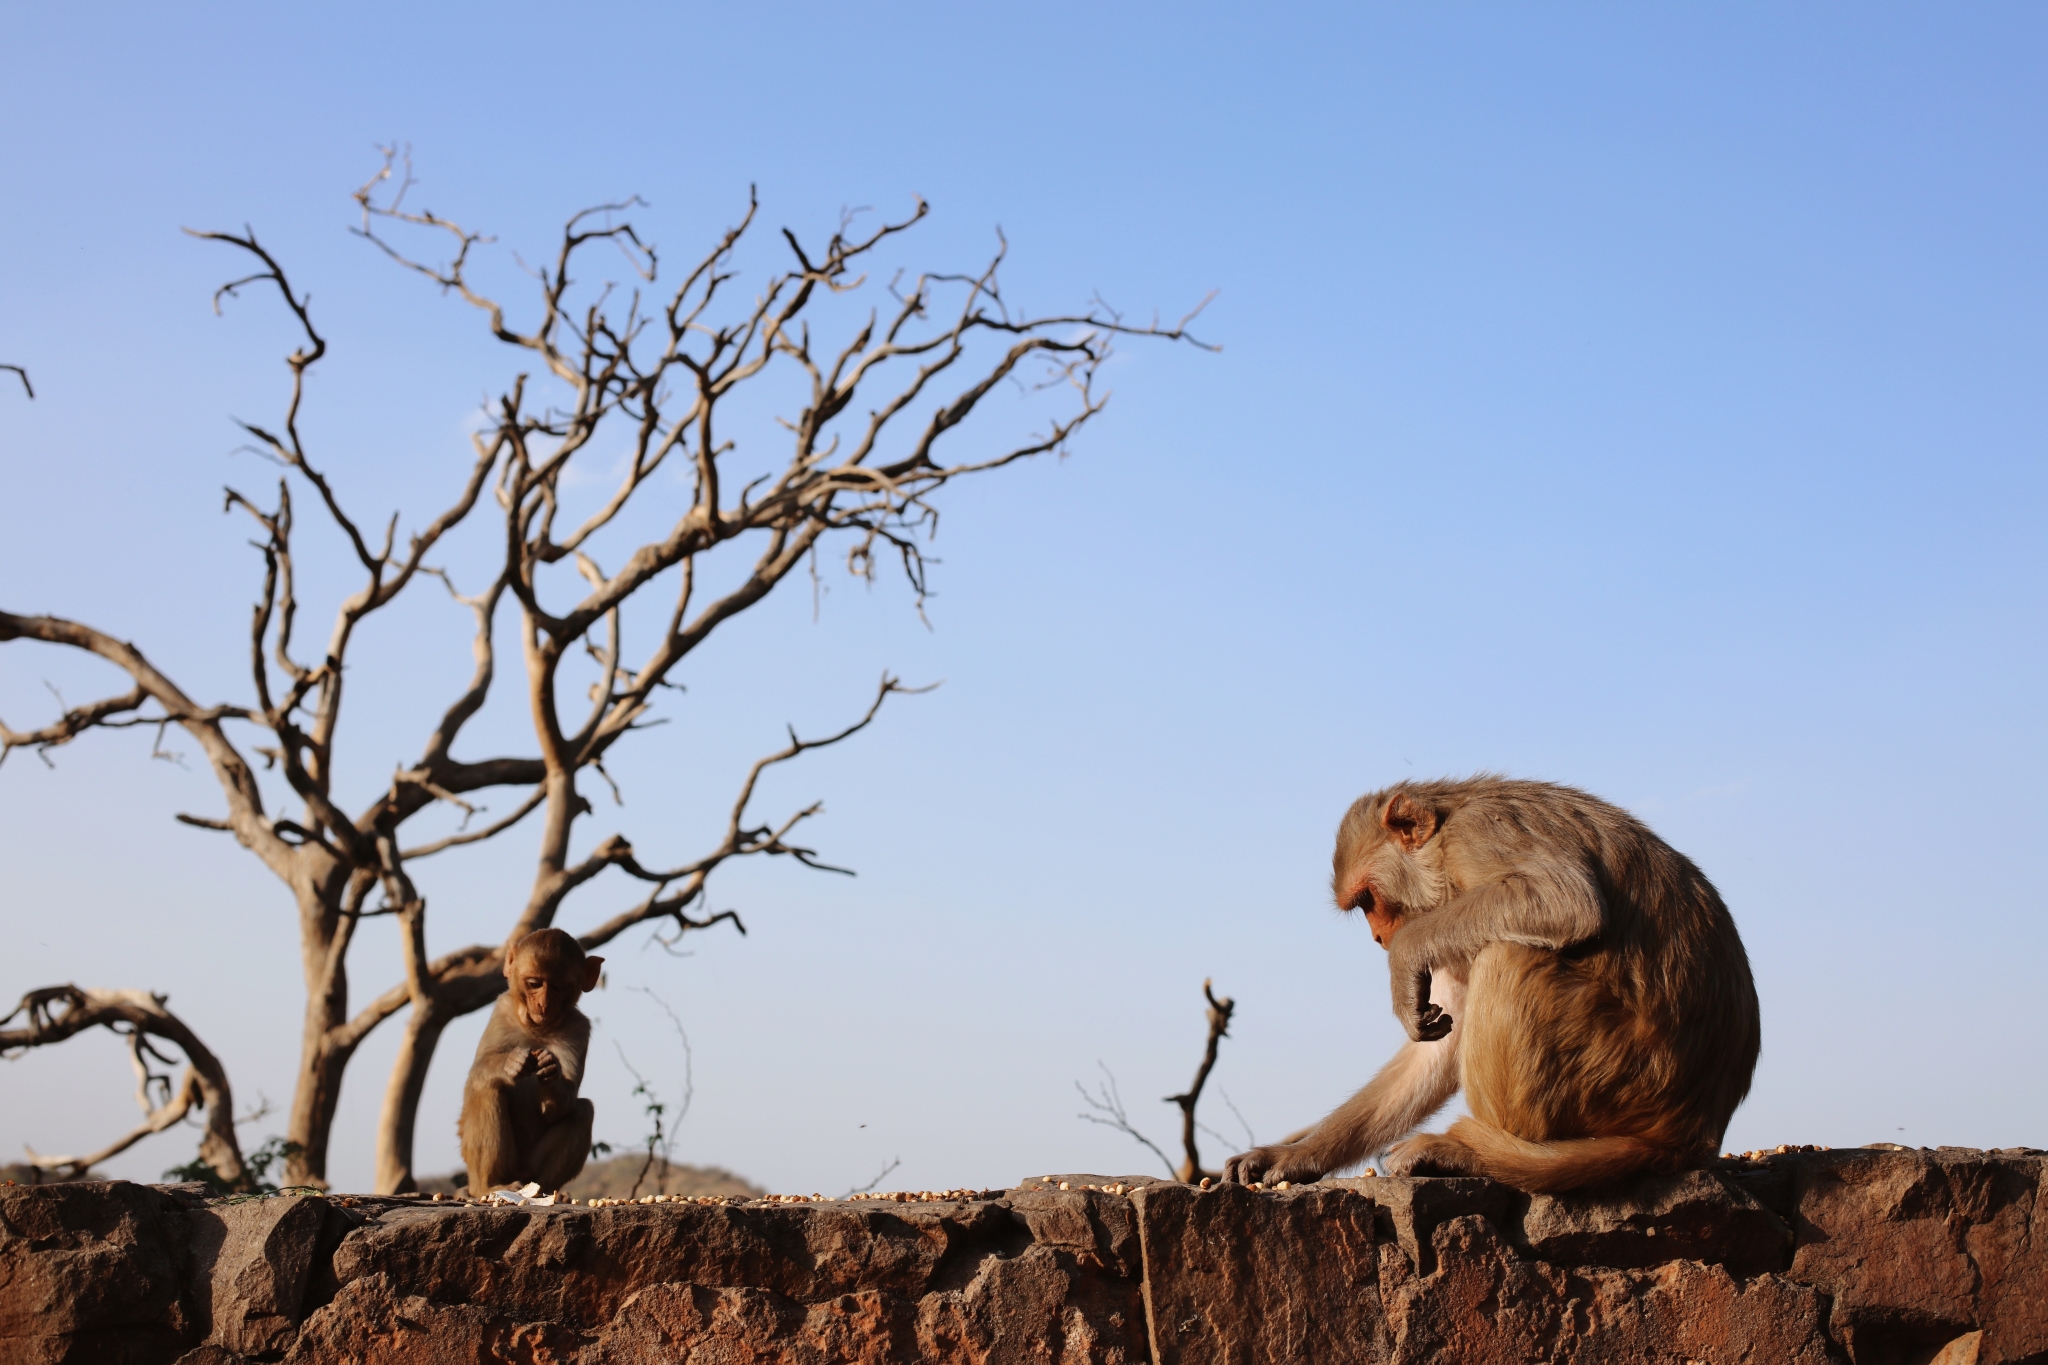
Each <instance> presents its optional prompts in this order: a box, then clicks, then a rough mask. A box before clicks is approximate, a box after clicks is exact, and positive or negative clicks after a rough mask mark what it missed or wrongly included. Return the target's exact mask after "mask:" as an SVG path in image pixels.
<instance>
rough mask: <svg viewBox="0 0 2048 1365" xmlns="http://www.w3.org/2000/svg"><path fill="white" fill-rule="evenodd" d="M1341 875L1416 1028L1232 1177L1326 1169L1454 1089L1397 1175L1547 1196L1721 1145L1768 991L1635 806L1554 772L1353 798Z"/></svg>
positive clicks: (1705, 887)
mask: <svg viewBox="0 0 2048 1365" xmlns="http://www.w3.org/2000/svg"><path fill="white" fill-rule="evenodd" d="M1334 869H1335V880H1334V883H1333V890H1334V891H1335V893H1336V897H1337V904H1338V906H1339V908H1341V909H1343V910H1346V911H1349V910H1360V911H1363V912H1364V913H1365V917H1366V920H1367V921H1368V923H1370V925H1371V926H1372V935H1373V939H1374V941H1375V942H1378V943H1380V944H1382V945H1384V946H1385V948H1386V949H1387V958H1388V968H1389V970H1390V972H1391V974H1392V977H1393V992H1394V1014H1395V1017H1396V1018H1398V1019H1400V1021H1401V1023H1402V1025H1403V1026H1404V1027H1405V1028H1406V1029H1407V1031H1408V1037H1409V1039H1410V1041H1409V1042H1408V1044H1407V1045H1406V1046H1404V1047H1403V1048H1402V1049H1401V1050H1400V1052H1398V1053H1396V1054H1395V1056H1394V1059H1393V1060H1392V1061H1391V1062H1389V1063H1387V1065H1386V1066H1385V1067H1384V1068H1383V1069H1382V1070H1381V1071H1380V1073H1379V1074H1378V1075H1377V1076H1375V1077H1374V1078H1373V1079H1372V1081H1371V1082H1370V1083H1369V1084H1367V1085H1366V1087H1365V1088H1364V1089H1362V1090H1360V1091H1359V1092H1358V1093H1357V1094H1356V1095H1353V1096H1352V1097H1351V1098H1350V1099H1349V1100H1346V1101H1345V1102H1344V1103H1343V1104H1342V1105H1340V1106H1338V1108H1337V1109H1336V1110H1335V1111H1334V1112H1333V1113H1331V1114H1330V1116H1329V1117H1328V1118H1325V1119H1324V1120H1323V1121H1322V1122H1321V1123H1319V1124H1317V1125H1316V1126H1315V1127H1313V1128H1310V1129H1308V1130H1306V1131H1305V1132H1303V1133H1301V1134H1298V1135H1297V1136H1296V1137H1295V1138H1293V1139H1291V1140H1288V1141H1285V1142H1281V1143H1277V1144H1275V1145H1273V1146H1269V1147H1259V1148H1255V1149H1254V1150H1252V1151H1249V1152H1245V1153H1243V1154H1241V1155H1238V1156H1234V1157H1232V1158H1231V1159H1230V1160H1229V1162H1227V1163H1226V1164H1225V1166H1224V1179H1226V1180H1235V1181H1243V1182H1247V1183H1249V1182H1252V1181H1276V1180H1314V1179H1316V1178H1318V1177H1319V1176H1321V1175H1323V1174H1324V1173H1325V1172H1328V1171H1333V1170H1337V1169H1339V1168H1341V1167H1344V1166H1348V1165H1351V1164H1353V1163H1355V1162H1358V1161H1360V1160H1363V1159H1364V1158H1365V1157H1366V1156H1368V1155H1370V1154H1371V1153H1373V1152H1375V1151H1379V1150H1381V1149H1382V1148H1384V1147H1386V1146H1387V1144H1388V1143H1391V1142H1394V1141H1395V1139H1397V1138H1400V1137H1402V1136H1403V1135H1404V1134H1406V1133H1408V1132H1410V1131H1411V1130H1413V1129H1414V1128H1415V1127H1416V1125H1418V1124H1420V1123H1421V1122H1422V1121H1423V1120H1424V1119H1426V1118H1428V1117H1429V1116H1430V1115H1431V1114H1433V1113H1435V1112H1436V1111H1437V1110H1438V1109H1439V1108H1441V1107H1442V1106H1443V1105H1444V1103H1445V1102H1446V1101H1448V1100H1449V1099H1450V1098H1451V1096H1452V1095H1453V1094H1455V1093H1457V1091H1458V1089H1459V1088H1460V1087H1461V1086H1462V1087H1463V1089H1464V1091H1465V1100H1466V1103H1467V1104H1468V1105H1469V1106H1470V1108H1471V1111H1472V1115H1471V1117H1470V1118H1463V1119H1459V1120H1458V1121H1457V1122H1456V1123H1454V1124H1452V1125H1451V1129H1450V1131H1449V1132H1447V1133H1443V1134H1422V1135H1420V1136H1417V1137H1412V1138H1409V1139H1408V1140H1407V1141H1405V1142H1401V1143H1399V1145H1397V1146H1395V1147H1393V1149H1392V1150H1391V1151H1390V1152H1389V1154H1388V1160H1387V1166H1388V1170H1389V1173H1390V1174H1396V1175H1486V1176H1492V1177H1493V1178H1494V1179H1496V1180H1501V1181H1505V1182H1506V1183H1508V1184H1510V1185H1514V1186H1516V1187H1518V1188H1520V1189H1524V1190H1530V1191H1539V1192H1547V1191H1554V1190H1569V1189H1575V1188H1578V1187H1580V1186H1584V1185H1595V1184H1600V1183H1602V1182H1605V1181H1609V1180H1615V1179H1618V1178H1620V1177H1622V1176H1625V1175H1628V1174H1629V1173H1631V1172H1633V1171H1637V1170H1643V1169H1649V1170H1658V1171H1674V1170H1680V1169H1683V1168H1685V1167H1688V1166H1693V1165H1698V1164H1700V1163H1701V1162H1702V1161H1706V1160H1711V1159H1712V1158H1713V1155H1714V1153H1715V1152H1716V1151H1718V1150H1719V1147H1720V1142H1721V1136H1722V1134H1723V1132H1725V1131H1726V1129H1727V1126H1728V1118H1729V1116H1730V1115H1731V1114H1733V1113H1734V1112H1735V1107H1736V1106H1737V1105H1738V1104H1740V1103H1741V1102H1742V1097H1743V1096H1744V1095H1745V1094H1747V1093H1748V1091H1749V1081H1750V1073H1751V1072H1752V1071H1753V1070H1754V1069H1755V1067H1756V1057H1757V1048H1758V1043H1759V1027H1758V1021H1757V1002H1756V987H1755V985H1754V983H1753V982H1752V981H1751V979H1750V974H1749V959H1748V957H1747V956H1746V955H1745V954H1744V952H1743V950H1742V940H1741V939H1740V938H1738V937H1737V936H1736V933H1735V922H1734V920H1733V919H1731V918H1730V917H1729V914H1728V908H1727V906H1725V905H1723V904H1722V902H1721V897H1720V894H1719V893H1718V892H1716V891H1715V890H1714V888H1713V886H1712V884H1711V883H1709V882H1708V881H1707V879H1706V877H1705V876H1703V875H1702V874H1701V873H1700V870H1699V869H1698V868H1697V867H1694V866H1693V865H1692V863H1691V862H1690V861H1689V860H1688V859H1686V858H1685V857H1684V855H1682V854H1680V853H1679V852H1678V851H1677V850H1675V849H1673V848H1672V847H1671V846H1670V845H1669V844H1667V843H1665V842H1664V841H1663V840H1662V839H1659V838H1658V837H1657V836H1656V835H1655V834H1652V833H1651V832H1650V830H1649V829H1648V828H1647V827H1646V826H1645V825H1643V824H1642V822H1641V821H1639V820H1637V819H1636V818H1635V817H1634V816H1632V815H1630V814H1628V813H1627V812H1626V811H1623V810H1619V809H1617V808H1616V807H1614V806H1611V805H1608V804H1607V803H1606V802H1604V801H1601V800H1599V799H1597V798H1595V797H1592V796H1588V795H1587V794H1586V793H1584V792H1581V791H1575V790H1573V789H1572V788H1570V787H1561V786H1555V785H1552V784H1550V783H1547V782H1514V781H1508V780H1507V779H1504V778H1499V777H1494V776H1489V775H1482V776H1479V777H1475V778H1472V779H1469V780H1467V781H1462V782H1458V781H1439V782H1403V783H1400V784H1398V785H1396V786H1393V787H1390V788H1388V789H1386V790H1385V791H1380V792H1375V793H1373V794H1371V795H1369V796H1363V797H1360V798H1359V799H1358V800H1357V801H1356V802H1355V803H1353V805H1352V807H1351V809H1350V810H1349V811H1348V812H1347V813H1346V814H1345V816H1344V821H1343V824H1342V825H1341V826H1339V828H1338V831H1337V851H1336V856H1335V858H1334ZM1433 997H1434V998H1433Z"/></svg>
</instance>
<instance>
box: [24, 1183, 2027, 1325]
mask: <svg viewBox="0 0 2048 1365" xmlns="http://www.w3.org/2000/svg"><path fill="white" fill-rule="evenodd" d="M2044 1182H2048V1155H2044V1154H2043V1153H2041V1152H2037V1151H2031V1150H2007V1151H2001V1152H1979V1151H1970V1150H1964V1149H1959V1148H1941V1149H1938V1150H1933V1151H1905V1150H1880V1149H1856V1150H1845V1151H1833V1152H1821V1151H1788V1152H1783V1153H1777V1154H1771V1155H1764V1156H1759V1157H1756V1158H1752V1159H1743V1160H1734V1161H1724V1162H1721V1163H1719V1164H1717V1165H1716V1166H1715V1167H1713V1168H1712V1169H1710V1170H1706V1171H1694V1172H1687V1173H1685V1174H1682V1175H1678V1176H1669V1177H1657V1178H1645V1179H1641V1180H1637V1181H1634V1182H1631V1183H1629V1184H1627V1185H1625V1186H1621V1187H1618V1188H1615V1189H1611V1190H1607V1191H1603V1192H1599V1193H1588V1194H1580V1195H1568V1196H1533V1197H1532V1196H1528V1195H1523V1194H1519V1193H1517V1192H1515V1191H1513V1190H1510V1189H1507V1188H1505V1187H1503V1186H1500V1185H1496V1184H1493V1183H1492V1182H1490V1181H1485V1180H1471V1179H1457V1180H1449V1179H1410V1180H1392V1179H1375V1178H1365V1179H1358V1180H1328V1181H1323V1182H1320V1183H1318V1184H1315V1185H1309V1186H1300V1187H1295V1188H1292V1189H1288V1190H1268V1191H1254V1190H1247V1189H1238V1188H1230V1189H1212V1190H1196V1189H1191V1188H1189V1187H1186V1186H1180V1185H1170V1184H1163V1183H1159V1182H1155V1181H1150V1180H1146V1179H1142V1178H1126V1179H1123V1180H1117V1179H1113V1178H1109V1177H1101V1176H1086V1175H1069V1176H1055V1177H1051V1178H1050V1179H1049V1180H1034V1181H1031V1182H1027V1184H1026V1185H1024V1186H1019V1187H1016V1188H1012V1189H1008V1190H992V1191H943V1192H938V1193H936V1194H934V1193H931V1192H918V1193H905V1194H897V1195H894V1196H887V1197H879V1196H878V1197H873V1198H866V1199H858V1200H817V1201H814V1200H809V1199H798V1198H794V1197H787V1198H780V1199H777V1198H770V1199H738V1198H734V1199H723V1200H719V1199H699V1200H692V1201H685V1200H682V1199H681V1198H680V1197H678V1198H676V1199H672V1200H670V1201H668V1202H662V1203H634V1204H619V1203H611V1204H606V1205H603V1206H599V1207H591V1206H589V1205H584V1204H558V1205H555V1206H552V1207H518V1208H513V1207H497V1208H485V1207H481V1206H478V1205H473V1204H463V1203H455V1202H449V1201H442V1202H434V1201H431V1200H428V1199H377V1198H354V1197H347V1196H339V1197H336V1196H296V1197H294V1196H284V1197H271V1198H267V1199H248V1200H243V1201H239V1202H236V1201H223V1200H209V1199H207V1198H206V1197H205V1196H204V1193H203V1191H201V1190H200V1189H198V1188H197V1187H191V1186H168V1187H163V1186H156V1187H153V1186H140V1185H131V1184H127V1183H124V1182H120V1181H113V1182H81V1183H75V1184H66V1185H53V1186H43V1187H39V1188H31V1187H23V1186H16V1187H4V1188H0V1362H7V1365H13V1362H23V1363H24V1365H27V1363H29V1362H45V1361H81V1362H85V1361H90V1362H120V1363H124V1365H125V1363H126V1362H136V1363H137V1365H143V1363H145V1362H148V1363H151V1365H153V1363H154V1362H171V1361H184V1362H186V1365H234V1363H235V1362H240V1361H256V1360H263V1361H271V1360H284V1361H293V1362H307V1363H309V1365H310V1362H328V1361H364V1362H429V1361H432V1362H439V1361H477V1362H495V1361H504V1362H514V1361H518V1362H541V1363H545V1362H561V1363H562V1365H569V1363H570V1362H575V1363H576V1365H601V1363H609V1362H639V1361H661V1362H694V1363H696V1365H709V1363H710V1362H720V1365H726V1363H727V1362H748V1361H762V1362H767V1361H776V1362H805V1363H806V1365H809V1363H810V1362H817V1365H825V1363H826V1362H842V1361H853V1362H866V1361H976V1362H980V1361H1033V1362H1081V1361H1090V1362H1104V1363H1105V1365H1116V1363H1118V1362H1139V1361H1149V1362H1159V1365H1168V1363H1169V1362H1173V1363H1176V1365H1179V1363H1183V1362H1184V1363H1187V1365H1194V1363H1196V1362H1204V1363H1206V1362H1212V1361H1213V1362H1219V1363H1221V1362H1232V1363H1233V1365H1234V1363H1235V1362H1263V1361H1276V1362H1277V1361H1303V1362H1317V1363H1318V1365H1321V1363H1322V1362H1345V1361H1371V1362H1396V1361H1400V1362H1408V1361H1415V1362H1425V1361H1451V1362H1459V1363H1460V1365H1485V1363H1486V1362H1495V1361H1499V1362H1515V1363H1516V1365H1522V1363H1524V1362H1536V1361H1574V1362H1609V1361H1611V1362H1631V1365H1633V1363H1635V1362H1671V1363H1672V1365H1677V1363H1678V1362H1684V1361H1713V1362H1716V1363H1717V1365H1719V1363H1720V1362H1754V1363H1755V1365H1767V1363H1774V1362H1799V1363H1800V1365H1805V1362H1812V1365H1824V1362H1838V1363H1839V1362H1849V1363H1850V1365H1930V1363H1932V1365H1973V1363H1974V1365H1994V1363H1996V1365H2013V1363H2016V1362H2027V1361H2033V1362H2048V1201H2044ZM1062 1185H1064V1186H1065V1187H1066V1188H1061V1186H1062Z"/></svg>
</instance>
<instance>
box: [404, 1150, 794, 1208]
mask: <svg viewBox="0 0 2048 1365" xmlns="http://www.w3.org/2000/svg"><path fill="white" fill-rule="evenodd" d="M643 1167H646V1168H647V1178H646V1179H645V1180H642V1181H640V1193H642V1194H684V1195H698V1194H718V1195H725V1196H728V1197H730V1198H738V1199H758V1198H760V1197H761V1196H762V1195H764V1194H766V1193H767V1191H766V1190H764V1189H762V1188H761V1187H760V1186H759V1185H756V1184H755V1183H754V1182H753V1181H751V1180H747V1179H744V1178H743V1177H740V1176H737V1175H734V1174H733V1173H732V1172H731V1171H728V1170H726V1169H725V1168H724V1167H722V1166H685V1165H683V1164H681V1163H680V1162H677V1163H672V1164H671V1165H670V1166H669V1168H668V1174H667V1178H666V1179H663V1177H662V1169H661V1162H660V1161H656V1162H655V1163H654V1165H653V1166H652V1167H647V1154H646V1153H645V1152H637V1153H629V1154H627V1155H625V1156H615V1157H611V1158H609V1159H608V1160H605V1161H593V1162H591V1163H590V1164H589V1165H587V1166H585V1167H584V1168H583V1174H581V1175H579V1176H577V1177H576V1178H575V1179H574V1180H572V1181H570V1182H569V1189H568V1193H569V1194H571V1195H573V1196H574V1197H576V1198H578V1199H598V1198H603V1199H624V1198H625V1197H626V1196H627V1195H628V1194H630V1193H631V1192H632V1190H633V1182H634V1180H636V1179H638V1178H639V1175H640V1172H641V1169H642V1168H643ZM467 1180H468V1177H467V1176H466V1175H465V1174H464V1173H463V1172H461V1171H451V1172H449V1173H448V1174H447V1175H437V1176H429V1177H423V1178H422V1179H421V1180H420V1182H419V1183H420V1193H421V1194H457V1193H460V1192H461V1190H462V1189H463V1188H464V1186H465V1184H466V1182H467Z"/></svg>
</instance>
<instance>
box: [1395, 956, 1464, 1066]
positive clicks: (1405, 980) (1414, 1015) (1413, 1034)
mask: <svg viewBox="0 0 2048 1365" xmlns="http://www.w3.org/2000/svg"><path fill="white" fill-rule="evenodd" d="M1399 951H1400V950H1399V949H1396V950H1395V952H1396V954H1399ZM1388 967H1389V968H1390V969H1391V970H1392V972H1393V985H1394V1017H1395V1018H1396V1019H1399V1020H1400V1021H1401V1027H1402V1028H1405V1029H1407V1030H1408V1036H1409V1037H1410V1038H1412V1039H1414V1040H1415V1041H1416V1042H1418V1043H1434V1042H1436V1041H1437V1040H1438V1039H1440V1038H1444V1037H1448V1036H1449V1034H1450V1032H1451V1023H1452V1020H1451V1016H1450V1015H1448V1014H1445V1013H1444V1011H1443V1006H1441V1005H1433V1004H1431V1003H1430V1001H1429V983H1430V972H1429V968H1427V967H1423V966H1417V965H1415V963H1414V961H1413V959H1412V958H1411V959H1409V960H1408V961H1403V960H1402V959H1401V958H1400V957H1399V956H1398V955H1397V956H1396V957H1395V959H1394V961H1392V962H1390V963H1389V964H1388Z"/></svg>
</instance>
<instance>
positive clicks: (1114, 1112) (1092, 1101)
mask: <svg viewBox="0 0 2048 1365" xmlns="http://www.w3.org/2000/svg"><path fill="white" fill-rule="evenodd" d="M1095 1065H1097V1066H1099V1067H1101V1068H1102V1075H1103V1077H1104V1079H1103V1080H1101V1081H1100V1082H1098V1083H1097V1090H1096V1093H1093V1094H1091V1093H1089V1090H1088V1088H1087V1087H1086V1086H1084V1085H1082V1084H1081V1083H1080V1082H1079V1081H1075V1082H1074V1089H1076V1090H1078V1091H1080V1092H1081V1099H1082V1100H1083V1101H1084V1102H1085V1103H1086V1104H1087V1105H1088V1107H1089V1108H1090V1109H1093V1110H1094V1111H1095V1112H1094V1113H1092V1114H1076V1115H1075V1116H1074V1117H1075V1118H1078V1119H1083V1120H1086V1121H1087V1122H1089V1123H1099V1124H1101V1125H1102V1126H1103V1127H1105V1128H1114V1129H1116V1130H1117V1131H1118V1132H1119V1133H1123V1134H1125V1135H1126V1136H1128V1137H1132V1138H1135V1139H1137V1141H1138V1142H1139V1143H1141V1144H1143V1145H1144V1146H1145V1147H1146V1148H1147V1149H1148V1150H1150V1152H1151V1153H1152V1155H1154V1156H1156V1157H1158V1158H1159V1164H1160V1165H1162V1166H1164V1167H1166V1171H1167V1174H1168V1175H1172V1174H1173V1163H1172V1162H1171V1161H1168V1160H1167V1159H1166V1153H1164V1152H1162V1151H1160V1150H1159V1144H1158V1143H1156V1142H1154V1141H1153V1140H1152V1139H1151V1138H1148V1137H1146V1136H1145V1135H1144V1134H1143V1133H1141V1132H1139V1131H1138V1130H1137V1128H1136V1126H1135V1125H1133V1124H1132V1123H1131V1118H1130V1115H1128V1114H1126V1113H1125V1112H1124V1097H1123V1095H1122V1094H1121V1093H1120V1092H1119V1091H1118V1090H1117V1087H1116V1073H1115V1072H1113V1071H1111V1070H1110V1069H1109V1066H1108V1064H1107V1063H1105V1062H1101V1061H1098V1062H1096V1063H1095Z"/></svg>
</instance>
